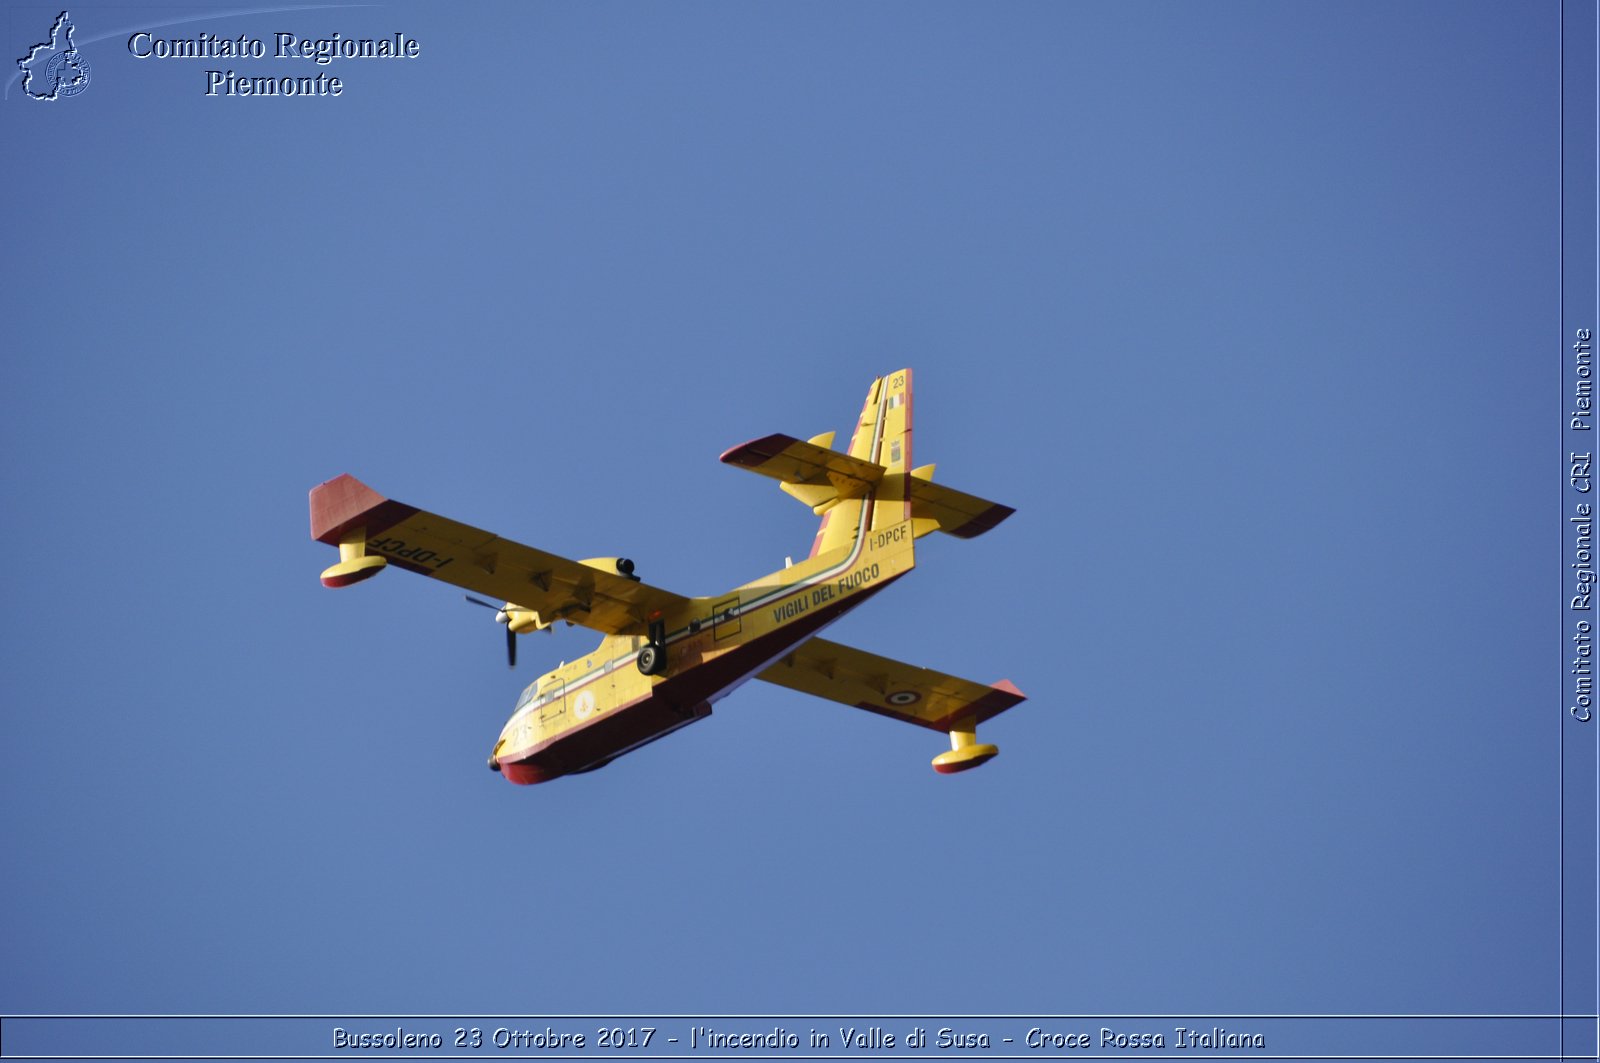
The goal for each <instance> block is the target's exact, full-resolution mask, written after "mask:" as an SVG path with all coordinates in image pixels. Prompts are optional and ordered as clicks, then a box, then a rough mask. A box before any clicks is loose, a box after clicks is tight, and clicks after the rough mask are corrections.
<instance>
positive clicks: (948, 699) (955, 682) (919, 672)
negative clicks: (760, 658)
mask: <svg viewBox="0 0 1600 1063" xmlns="http://www.w3.org/2000/svg"><path fill="white" fill-rule="evenodd" d="M756 678H757V679H764V680H766V681H767V682H769V683H776V684H777V685H778V686H782V687H788V688H789V689H790V690H798V691H800V692H801V693H803V694H815V695H816V696H817V697H819V698H827V699H828V700H829V701H837V702H840V703H842V704H845V705H850V706H853V707H854V708H858V709H866V710H867V711H868V712H876V713H878V714H879V715H882V716H892V717H894V718H895V719H897V720H903V721H905V722H906V723H914V724H918V725H920V726H922V727H927V728H931V729H932V730H935V731H950V730H952V729H954V728H955V727H957V726H958V725H959V724H961V723H962V722H963V721H970V723H969V724H968V727H969V728H970V727H975V726H976V725H977V724H980V723H982V722H983V721H984V720H987V719H989V718H990V717H991V716H998V715H999V714H1000V713H1002V712H1004V711H1006V710H1007V709H1009V708H1011V706H1013V705H1016V704H1018V703H1019V702H1022V701H1025V700H1026V696H1025V695H1024V694H1023V693H1022V691H1020V690H1018V689H1017V688H1016V687H1015V686H1013V685H1012V684H1011V682H1010V681H1009V680H1005V679H1002V680H1000V681H999V682H998V683H995V684H994V685H993V686H986V685H984V684H983V683H974V682H972V681H971V680H969V679H957V678H956V677H955V676H953V675H945V674H944V673H943V672H935V671H933V670H932V669H931V668H918V667H917V666H916V665H914V664H906V663H904V662H903V661H895V660H891V659H889V658H888V657H879V656H878V655H877V654H874V653H868V652H866V651H865V650H858V649H854V648H852V647H850V646H841V645H840V644H839V643H837V642H829V641H828V640H827V639H820V638H816V639H811V640H810V641H809V642H806V643H804V644H803V645H801V646H800V647H798V648H797V649H796V650H794V652H792V653H790V654H789V655H788V656H787V657H783V658H781V659H780V660H779V661H778V662H777V663H776V664H773V665H770V666H769V667H768V668H767V669H766V671H764V672H758V673H757V674H756Z"/></svg>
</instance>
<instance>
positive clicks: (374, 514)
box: [311, 474, 691, 635]
mask: <svg viewBox="0 0 1600 1063" xmlns="http://www.w3.org/2000/svg"><path fill="white" fill-rule="evenodd" d="M311 537H312V538H313V539H316V540H317V541H319V542H324V543H328V544H329V545H332V546H340V545H341V544H363V545H364V549H365V552H366V553H367V554H368V555H376V556H380V557H383V558H384V559H385V560H386V561H387V562H388V563H389V564H392V565H398V566H399V567H401V568H404V569H407V570H409V571H411V572H416V573H419V574H421V575H424V576H431V577H432V578H434V579H437V580H442V581H444V582H445V583H452V584H454V585H455V586H457V587H462V588H464V589H466V590H470V591H476V592H478V593H479V594H483V595H487V596H489V597H492V598H498V599H500V600H502V601H506V602H515V603H516V604H517V605H519V606H522V607H524V608H526V609H531V610H533V611H535V612H537V613H538V614H539V615H540V617H541V618H543V619H544V620H545V621H546V622H549V621H554V620H558V619H560V620H569V621H571V622H572V623H574V624H580V625H582V626H584V627H588V628H593V629H594V630H597V631H603V632H605V633H606V634H612V635H620V634H630V633H636V634H643V633H645V631H646V630H647V628H648V625H649V622H650V620H651V619H652V617H654V616H659V615H662V614H665V613H669V612H674V611H677V610H680V609H683V608H685V607H687V606H689V605H690V604H691V599H688V598H685V597H683V596H682V595H678V594H674V593H672V592H671V591H665V590H662V589H661V588H659V587H652V586H650V585H649V584H647V583H643V582H640V581H637V580H634V579H630V578H628V577H626V576H624V575H621V574H620V573H614V572H607V571H605V570H603V569H599V568H596V567H594V566H593V565H588V564H584V563H583V562H581V561H572V560H569V559H567V558H564V557H561V556H559V555H556V554H551V553H547V552H545V551H543V550H538V549H535V548H534V547H531V546H524V545H522V544H521V543H517V542H513V541H511V540H510V539H502V538H500V537H499V536H498V535H495V534H494V533H493V532H487V531H484V530H483V529H481V528H474V527H472V526H470V525H467V524H461V523H459V522H457V521H453V520H450V519H448V518H446V517H441V516H438V515H437V514H433V513H427V512H424V511H422V510H420V509H416V508H414V507H412V506H407V505H404V504H403V503H399V502H395V501H393V500H391V499H387V498H384V497H383V496H382V495H379V494H378V493H377V492H376V491H373V490H372V489H371V488H369V487H367V486H366V485H365V484H363V483H361V481H359V480H357V479H355V478H354V477H353V476H350V475H348V474H346V475H344V476H340V477H337V478H336V479H333V480H329V481H328V482H327V483H324V484H320V485H318V486H317V487H314V488H312V489H311Z"/></svg>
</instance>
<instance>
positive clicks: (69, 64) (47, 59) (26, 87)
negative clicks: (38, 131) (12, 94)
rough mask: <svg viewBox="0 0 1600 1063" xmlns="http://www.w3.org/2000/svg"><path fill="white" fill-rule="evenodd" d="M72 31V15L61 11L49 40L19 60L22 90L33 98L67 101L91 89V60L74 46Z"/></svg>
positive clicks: (34, 47)
mask: <svg viewBox="0 0 1600 1063" xmlns="http://www.w3.org/2000/svg"><path fill="white" fill-rule="evenodd" d="M72 31H73V25H72V16H70V15H69V14H67V12H65V11H63V12H61V14H60V15H58V16H57V17H56V24H55V25H54V26H51V27H50V39H49V40H47V41H45V42H44V43H43V44H36V45H34V46H33V47H32V48H29V49H28V54H27V55H25V56H23V57H22V58H21V59H18V60H17V68H18V69H19V70H21V71H22V91H23V92H25V93H27V94H28V95H29V96H30V97H32V98H33V99H35V100H59V99H64V98H65V97H68V96H76V95H77V94H78V93H80V92H82V91H83V90H84V89H86V88H88V87H89V61H88V60H87V59H85V58H84V57H83V53H82V52H80V51H78V49H77V48H76V47H74V46H73V44H72Z"/></svg>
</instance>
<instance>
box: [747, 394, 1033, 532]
mask: <svg viewBox="0 0 1600 1063" xmlns="http://www.w3.org/2000/svg"><path fill="white" fill-rule="evenodd" d="M833 440H834V433H832V432H824V433H822V434H821V435H817V436H812V437H811V439H809V440H805V441H801V440H799V439H795V438H794V437H793V436H787V435H781V434H779V435H770V436H764V437H762V438H761V439H753V440H751V441H750V442H748V443H743V444H741V445H739V446H737V447H734V448H732V449H731V450H729V451H727V452H726V453H725V454H723V455H722V460H723V461H725V462H727V463H729V464H731V465H740V466H743V467H744V468H747V469H749V470H750V471H751V472H759V473H761V474H763V475H765V476H771V477H773V478H775V479H777V480H778V481H779V486H780V487H781V488H782V489H783V490H784V491H785V492H787V493H788V494H789V495H791V496H793V497H794V498H796V499H799V500H800V501H801V502H804V503H805V504H806V505H808V506H810V507H811V510H812V512H813V513H816V514H817V515H818V516H820V517H821V518H822V524H821V526H820V527H819V528H818V529H817V534H816V537H815V539H814V540H813V541H812V544H811V556H812V557H816V556H817V555H819V554H825V553H827V552H829V551H830V550H836V549H839V548H842V547H845V546H849V545H850V544H851V543H853V542H854V541H855V538H856V534H857V532H859V531H860V530H861V525H862V522H863V521H866V522H867V523H866V527H867V530H869V531H870V530H876V529H882V528H888V527H891V526H892V525H895V524H898V523H900V522H901V521H903V520H906V519H907V518H911V519H912V530H913V533H914V535H916V536H917V537H921V536H923V535H926V534H928V533H929V532H932V531H942V532H945V533H946V534H948V535H954V536H956V537H957V538H962V539H970V538H972V537H973V536H975V535H981V534H983V533H984V532H986V531H988V530H989V529H990V528H992V527H994V526H995V525H996V524H999V523H1000V522H1001V521H1002V520H1004V519H1005V518H1006V517H1009V516H1010V515H1011V514H1012V513H1013V512H1015V511H1014V510H1013V509H1012V508H1011V507H1010V506H1005V505H1001V504H999V503H997V502H990V501H988V500H987V499H983V498H979V497H977V496H976V495H969V494H967V493H965V492H963V491H957V490H955V489H953V488H949V487H944V486H942V485H941V486H936V485H935V484H934V483H933V468H934V467H933V466H932V465H925V466H922V467H921V468H915V469H914V468H912V465H911V370H909V369H901V370H899V371H898V372H894V373H890V374H888V375H887V376H882V377H879V378H878V379H876V380H874V381H873V382H872V386H871V387H869V388H868V389H867V398H866V401H865V402H864V403H862V406H861V416H860V417H859V418H858V419H857V421H856V427H855V430H854V432H852V434H851V436H850V446H849V449H848V450H846V451H844V452H840V451H837V450H833V449H832V445H833Z"/></svg>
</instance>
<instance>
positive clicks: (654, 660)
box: [638, 642, 667, 675]
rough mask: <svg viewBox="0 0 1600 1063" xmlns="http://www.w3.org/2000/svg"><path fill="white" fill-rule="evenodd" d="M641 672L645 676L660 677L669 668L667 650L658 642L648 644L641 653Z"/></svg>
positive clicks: (639, 662)
mask: <svg viewBox="0 0 1600 1063" xmlns="http://www.w3.org/2000/svg"><path fill="white" fill-rule="evenodd" d="M638 665H639V671H641V672H643V673H644V674H645V675H660V674H661V673H662V672H664V671H666V668H667V648H666V647H665V646H663V645H661V644H660V643H658V642H647V643H645V644H644V648H643V649H641V650H640V651H639V660H638Z"/></svg>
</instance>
